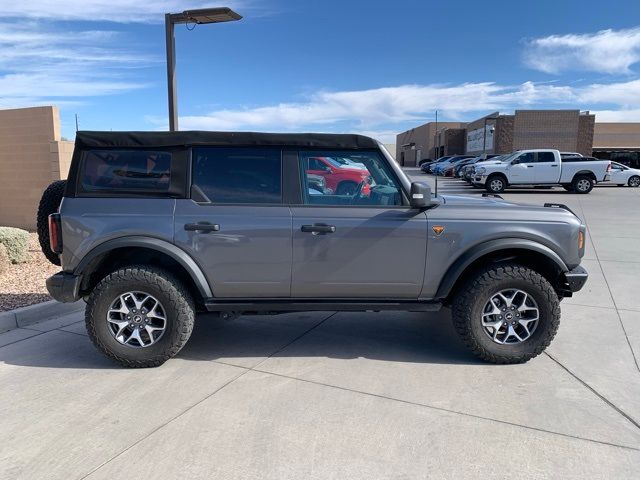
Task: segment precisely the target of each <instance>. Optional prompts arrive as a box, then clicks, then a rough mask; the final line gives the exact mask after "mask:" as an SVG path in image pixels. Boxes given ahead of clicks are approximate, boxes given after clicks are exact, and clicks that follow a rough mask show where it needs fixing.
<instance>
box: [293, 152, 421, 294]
mask: <svg viewBox="0 0 640 480" xmlns="http://www.w3.org/2000/svg"><path fill="white" fill-rule="evenodd" d="M379 155H380V154H379V153H378V152H376V151H371V152H361V151H359V152H331V151H326V152H317V151H315V152H311V151H307V152H300V153H299V165H300V170H301V175H300V176H301V181H302V205H300V206H293V207H292V214H293V265H292V283H291V296H292V297H295V298H318V297H322V298H360V299H362V298H407V299H416V298H417V297H418V295H419V293H420V290H421V288H422V283H423V278H424V272H425V259H426V246H427V243H426V242H427V217H426V214H425V213H424V212H420V211H418V210H415V209H411V208H409V207H408V206H407V205H406V199H405V198H404V196H403V194H402V191H401V188H400V183H399V181H398V180H397V178H396V177H395V175H394V173H393V172H392V171H391V170H390V169H389V167H388V166H387V165H386V164H385V163H384V161H383V160H382V159H381V158H380V156H379ZM317 157H329V158H332V157H337V158H336V160H338V161H344V160H347V161H348V162H349V163H350V164H353V163H355V164H360V165H363V167H364V168H366V171H367V172H368V173H369V176H368V177H367V178H366V179H365V180H364V181H362V182H361V183H360V184H358V185H357V187H356V189H355V191H354V192H352V193H349V194H338V193H336V192H335V191H332V190H331V189H327V190H325V191H319V190H317V189H315V188H311V187H310V186H309V185H310V179H309V176H310V175H313V173H312V171H311V170H310V165H309V162H310V160H311V159H313V158H317Z"/></svg>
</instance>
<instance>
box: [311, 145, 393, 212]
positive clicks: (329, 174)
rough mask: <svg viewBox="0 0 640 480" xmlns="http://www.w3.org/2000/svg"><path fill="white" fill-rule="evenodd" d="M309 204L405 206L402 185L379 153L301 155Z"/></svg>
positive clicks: (314, 153) (319, 152)
mask: <svg viewBox="0 0 640 480" xmlns="http://www.w3.org/2000/svg"><path fill="white" fill-rule="evenodd" d="M300 166H301V168H300V171H301V176H302V179H301V180H302V196H303V200H304V203H305V204H309V205H345V206H349V205H371V206H393V205H402V193H401V188H400V184H399V183H398V181H397V179H396V178H395V176H394V175H393V173H392V172H391V170H390V169H389V167H388V165H387V164H386V163H385V162H384V161H383V160H382V158H381V157H380V155H379V153H378V152H375V151H371V152H350V151H346V152H334V151H306V152H300Z"/></svg>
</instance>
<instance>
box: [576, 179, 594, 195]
mask: <svg viewBox="0 0 640 480" xmlns="http://www.w3.org/2000/svg"><path fill="white" fill-rule="evenodd" d="M590 188H591V180H589V179H587V178H582V179H580V180H578V183H577V184H576V189H577V190H579V191H581V192H586V191H587V190H589V189H590Z"/></svg>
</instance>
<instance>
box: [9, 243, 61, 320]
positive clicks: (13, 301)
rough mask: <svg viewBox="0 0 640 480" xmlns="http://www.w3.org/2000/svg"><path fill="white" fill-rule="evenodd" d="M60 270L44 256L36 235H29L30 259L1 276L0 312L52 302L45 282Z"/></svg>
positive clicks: (13, 266)
mask: <svg viewBox="0 0 640 480" xmlns="http://www.w3.org/2000/svg"><path fill="white" fill-rule="evenodd" d="M59 270H60V267H58V266H56V265H53V264H51V263H50V262H49V261H48V260H47V259H46V258H45V257H44V255H43V254H42V252H41V250H40V245H39V243H38V235H37V234H36V233H30V234H29V259H28V261H27V262H26V263H19V264H16V265H12V264H10V265H9V266H8V267H7V271H6V272H4V273H3V274H0V312H4V311H7V310H12V309H14V308H18V307H25V306H27V305H33V304H36V303H41V302H46V301H47V300H51V297H50V296H49V294H48V293H47V287H46V286H45V280H46V279H47V277H50V276H51V275H53V274H54V273H56V272H57V271H59Z"/></svg>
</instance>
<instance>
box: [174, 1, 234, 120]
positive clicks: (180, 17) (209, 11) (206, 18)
mask: <svg viewBox="0 0 640 480" xmlns="http://www.w3.org/2000/svg"><path fill="white" fill-rule="evenodd" d="M241 18H242V15H239V14H238V13H236V12H234V11H233V10H231V9H230V8H227V7H222V8H201V9H199V10H185V11H184V12H182V13H167V14H165V16H164V26H165V35H166V45H167V89H168V100H169V130H170V131H172V132H175V131H176V130H178V95H177V90H176V39H175V34H174V26H175V25H177V24H180V23H195V24H198V25H204V24H207V23H222V22H233V21H236V20H240V19H241Z"/></svg>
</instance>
